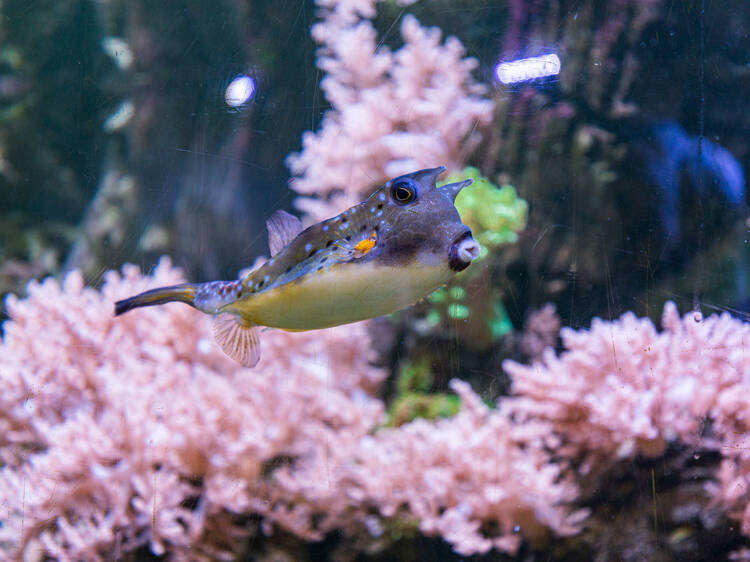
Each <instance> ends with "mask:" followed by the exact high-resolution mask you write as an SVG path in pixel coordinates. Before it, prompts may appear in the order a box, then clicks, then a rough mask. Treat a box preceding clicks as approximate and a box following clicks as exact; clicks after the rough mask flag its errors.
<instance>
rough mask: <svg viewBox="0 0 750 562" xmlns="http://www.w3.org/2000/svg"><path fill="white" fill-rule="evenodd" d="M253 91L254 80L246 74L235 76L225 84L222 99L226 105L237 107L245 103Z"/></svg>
mask: <svg viewBox="0 0 750 562" xmlns="http://www.w3.org/2000/svg"><path fill="white" fill-rule="evenodd" d="M254 93H255V80H253V78H252V77H251V76H247V75H246V74H240V75H239V76H236V77H235V78H234V79H233V80H232V81H231V82H230V83H229V86H227V90H226V92H225V94H224V99H225V100H226V102H227V105H229V106H231V107H239V106H241V105H244V104H245V103H247V102H248V101H249V100H250V98H252V97H253V94H254Z"/></svg>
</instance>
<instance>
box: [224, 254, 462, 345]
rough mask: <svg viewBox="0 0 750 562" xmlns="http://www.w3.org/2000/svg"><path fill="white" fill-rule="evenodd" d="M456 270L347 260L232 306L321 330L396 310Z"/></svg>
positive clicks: (260, 320)
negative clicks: (391, 265)
mask: <svg viewBox="0 0 750 562" xmlns="http://www.w3.org/2000/svg"><path fill="white" fill-rule="evenodd" d="M453 275H454V273H453V272H452V271H451V270H450V269H449V268H448V266H447V265H445V264H440V265H435V266H428V265H423V264H419V262H418V261H416V262H414V264H413V265H411V266H405V267H389V266H379V265H375V264H373V263H372V262H370V263H366V264H363V263H343V264H338V265H334V266H331V267H330V268H327V269H325V270H323V271H320V272H315V273H311V274H308V275H307V276H305V277H303V278H302V279H299V280H297V281H294V282H292V283H287V284H286V285H282V286H281V287H277V288H275V289H271V290H269V291H267V292H263V293H258V294H255V295H251V296H249V297H247V298H245V299H242V300H240V301H237V302H235V303H233V304H232V305H229V306H227V307H226V310H227V311H228V312H236V313H239V314H240V315H242V316H243V317H245V318H247V319H248V320H251V321H252V322H255V323H256V324H261V325H263V326H271V327H274V328H281V329H285V330H317V329H319V328H329V327H331V326H338V325H341V324H349V323H350V322H358V321H360V320H365V319H367V318H374V317H376V316H382V315H384V314H390V313H391V312H395V311H397V310H400V309H402V308H405V307H407V306H409V305H410V304H413V303H415V302H416V301H418V300H419V299H421V298H423V297H425V296H427V295H428V294H430V293H431V292H432V291H434V290H435V289H437V288H438V287H440V286H442V285H444V284H445V283H446V282H447V281H448V280H449V279H450V278H451V277H452V276H453Z"/></svg>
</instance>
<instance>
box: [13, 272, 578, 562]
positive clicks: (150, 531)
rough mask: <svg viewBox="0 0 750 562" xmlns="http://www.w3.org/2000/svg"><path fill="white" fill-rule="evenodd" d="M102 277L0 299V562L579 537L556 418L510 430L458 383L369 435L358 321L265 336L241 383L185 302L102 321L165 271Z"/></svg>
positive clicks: (363, 337)
mask: <svg viewBox="0 0 750 562" xmlns="http://www.w3.org/2000/svg"><path fill="white" fill-rule="evenodd" d="M105 278H106V282H105V284H104V286H103V287H102V290H101V292H99V291H96V290H93V289H90V288H85V287H84V284H83V280H82V276H81V274H80V273H78V272H74V273H71V274H69V275H68V276H67V277H66V279H65V281H64V283H63V284H62V285H59V284H58V283H57V282H56V281H54V280H51V279H48V280H46V281H44V282H43V283H41V284H37V283H32V284H31V285H30V286H29V288H28V293H29V297H28V298H27V299H23V300H20V299H17V298H15V297H9V298H8V302H7V306H8V310H9V311H10V314H11V317H12V320H10V321H8V322H6V324H5V327H4V328H5V333H4V337H3V341H2V344H0V386H2V388H3V392H2V394H0V462H1V463H2V464H3V467H2V471H0V497H2V498H3V509H2V511H1V512H0V549H2V552H3V553H5V554H6V555H8V556H11V555H23V556H27V555H28V556H31V555H33V553H37V554H39V553H42V552H43V553H46V555H48V556H52V557H58V558H85V559H109V558H111V557H112V556H114V555H115V553H127V552H131V553H132V552H134V551H135V550H136V549H139V548H144V547H147V548H148V549H150V551H151V552H152V553H154V554H156V555H160V554H164V553H171V554H173V555H174V556H177V557H185V558H190V559H207V560H208V559H212V560H213V559H231V558H234V557H236V556H237V555H238V553H240V552H242V551H243V550H244V549H245V548H247V544H248V541H249V539H250V538H251V537H253V536H256V535H257V536H263V535H266V536H267V535H270V534H272V533H274V532H281V533H291V534H293V535H295V536H298V537H301V538H303V539H305V540H319V539H321V538H323V537H324V536H325V535H326V533H328V532H330V531H333V530H339V531H342V532H343V534H344V535H347V536H351V535H357V534H361V533H362V532H363V531H366V532H367V533H369V534H370V535H371V536H373V537H377V536H379V535H380V534H381V533H382V529H383V528H386V527H387V526H388V525H389V524H390V525H393V524H398V522H399V521H403V522H407V521H413V522H414V523H413V525H416V528H418V529H419V530H420V531H421V532H422V533H424V534H427V535H440V536H442V537H443V538H444V539H445V540H446V541H448V542H449V543H451V544H452V545H453V547H454V548H455V549H456V550H457V551H458V552H461V553H464V554H471V553H476V552H486V551H487V550H489V549H490V548H493V547H494V548H499V549H501V550H507V551H509V552H513V551H515V550H516V549H517V547H518V545H519V543H520V541H521V539H522V538H523V537H526V538H528V539H531V540H538V539H541V538H542V537H544V536H545V535H546V534H547V533H549V532H550V531H552V532H556V533H560V534H569V533H572V532H574V531H575V530H576V529H577V528H578V523H579V521H580V519H581V517H582V516H583V512H578V511H571V510H570V509H568V508H567V507H566V504H567V503H568V502H569V501H570V500H571V499H573V498H574V497H575V495H576V489H575V485H574V484H573V483H572V482H571V481H570V479H568V478H565V477H563V475H561V473H560V469H559V467H558V466H557V465H555V463H553V462H552V459H551V457H550V454H549V452H548V451H547V449H546V446H545V445H546V444H547V439H546V437H545V436H546V435H547V434H548V433H549V429H550V428H549V427H548V426H547V424H545V423H538V422H530V423H529V424H525V425H522V426H518V425H516V424H514V423H513V422H512V421H511V420H510V419H509V418H508V417H507V416H506V415H505V414H504V413H503V411H502V410H500V411H497V410H491V409H490V408H488V407H487V406H486V405H484V404H483V403H482V402H481V400H480V398H479V397H478V396H477V395H476V394H474V393H473V392H472V391H471V389H470V388H469V387H468V385H467V384H466V383H463V382H460V381H456V382H454V383H453V387H454V389H455V390H456V392H457V393H458V394H459V396H460V400H461V405H462V407H461V409H460V411H459V412H458V413H457V414H456V415H455V416H454V417H452V418H449V419H445V420H442V421H437V422H434V423H430V422H427V421H425V420H416V421H414V422H411V423H406V424H404V425H401V426H400V427H398V428H394V429H382V430H378V427H379V426H380V425H381V424H382V423H383V422H384V421H385V417H384V405H383V403H382V402H381V401H380V400H378V399H376V398H374V397H373V394H372V393H373V392H374V391H375V389H376V388H377V387H378V385H379V383H380V382H381V381H382V379H383V376H384V374H385V373H384V371H383V370H382V369H378V368H375V367H372V366H371V365H370V361H371V360H372V359H373V357H372V352H371V351H368V350H370V349H371V345H370V343H369V337H368V335H367V334H366V332H365V331H364V329H363V327H362V325H353V326H345V327H342V328H337V329H332V330H326V331H323V332H310V333H299V334H288V333H285V332H282V331H271V332H269V333H268V334H267V335H266V337H264V341H263V345H264V347H265V349H264V358H263V359H262V360H261V362H260V364H259V365H258V367H257V368H256V369H254V370H244V369H237V367H236V365H235V364H234V363H233V362H231V361H230V360H228V359H226V358H225V357H224V356H223V354H222V353H221V352H220V351H219V350H218V348H216V346H215V345H214V344H213V343H212V342H211V340H210V336H209V328H208V323H207V322H204V321H203V320H197V316H196V314H197V313H196V312H195V311H192V310H190V309H189V308H188V307H184V306H182V305H179V304H178V305H174V306H172V305H170V306H167V307H164V308H163V309H144V310H142V311H138V312H135V313H133V314H131V315H128V316H127V317H123V318H117V319H114V318H113V317H112V308H111V307H112V302H113V301H115V300H117V299H118V298H121V297H123V296H125V295H129V294H132V293H134V292H138V291H141V290H144V289H147V288H149V287H152V286H154V285H164V284H170V283H175V282H178V281H180V279H181V275H180V274H179V272H178V271H176V270H174V269H172V268H171V266H170V264H169V262H167V261H162V262H161V264H160V265H159V267H157V269H156V270H155V271H154V275H153V276H151V277H142V276H141V275H139V273H138V272H137V270H136V268H134V267H133V266H128V267H126V268H125V269H124V274H123V277H120V276H119V275H117V274H116V273H113V272H110V273H108V274H106V276H105ZM477 459H482V462H477ZM248 521H258V522H259V526H258V525H257V524H249V523H248ZM391 521H393V523H389V522H391Z"/></svg>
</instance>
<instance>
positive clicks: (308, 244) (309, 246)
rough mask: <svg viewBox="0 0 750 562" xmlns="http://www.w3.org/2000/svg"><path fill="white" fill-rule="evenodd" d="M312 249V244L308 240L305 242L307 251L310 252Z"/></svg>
mask: <svg viewBox="0 0 750 562" xmlns="http://www.w3.org/2000/svg"><path fill="white" fill-rule="evenodd" d="M310 250H312V244H310V243H309V242H308V243H307V244H305V252H309V251H310Z"/></svg>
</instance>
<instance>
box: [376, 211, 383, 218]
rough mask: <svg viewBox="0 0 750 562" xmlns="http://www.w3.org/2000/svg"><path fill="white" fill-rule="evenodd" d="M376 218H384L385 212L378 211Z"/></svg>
mask: <svg viewBox="0 0 750 562" xmlns="http://www.w3.org/2000/svg"><path fill="white" fill-rule="evenodd" d="M375 216H376V217H381V216H383V211H378V214H377V215H375Z"/></svg>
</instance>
